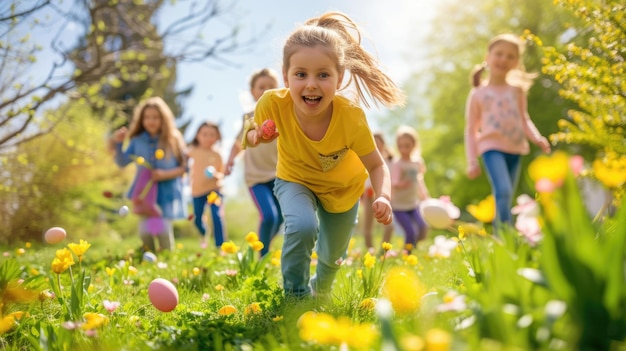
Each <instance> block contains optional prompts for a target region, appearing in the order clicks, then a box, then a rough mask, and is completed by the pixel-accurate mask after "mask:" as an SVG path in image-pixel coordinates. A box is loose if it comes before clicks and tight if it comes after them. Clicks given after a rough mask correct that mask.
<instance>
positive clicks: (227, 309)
mask: <svg viewBox="0 0 626 351" xmlns="http://www.w3.org/2000/svg"><path fill="white" fill-rule="evenodd" d="M217 313H218V314H219V315H220V316H230V315H231V314H233V313H237V308H236V307H235V306H233V305H226V306H223V307H222V308H220V310H219V311H218V312H217Z"/></svg>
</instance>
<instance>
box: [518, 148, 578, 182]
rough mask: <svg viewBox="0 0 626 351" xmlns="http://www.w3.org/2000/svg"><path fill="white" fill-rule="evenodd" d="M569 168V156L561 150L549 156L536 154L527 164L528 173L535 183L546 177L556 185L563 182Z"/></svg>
mask: <svg viewBox="0 0 626 351" xmlns="http://www.w3.org/2000/svg"><path fill="white" fill-rule="evenodd" d="M569 169H570V165H569V156H568V155H567V154H566V153H565V152H563V151H555V152H554V153H553V154H552V155H549V156H548V155H540V156H537V158H535V159H534V160H533V161H532V162H531V163H530V165H528V175H529V176H530V178H531V179H532V180H533V181H534V182H535V183H536V182H537V181H538V180H540V179H547V180H549V181H551V182H552V183H553V184H556V185H557V186H558V185H561V184H562V183H563V180H564V179H565V177H566V176H567V172H569Z"/></svg>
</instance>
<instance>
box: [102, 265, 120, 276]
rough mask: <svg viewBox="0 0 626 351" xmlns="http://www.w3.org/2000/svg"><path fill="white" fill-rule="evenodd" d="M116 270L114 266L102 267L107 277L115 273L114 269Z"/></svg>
mask: <svg viewBox="0 0 626 351" xmlns="http://www.w3.org/2000/svg"><path fill="white" fill-rule="evenodd" d="M116 270H117V269H116V268H115V267H111V268H109V267H105V268H104V271H105V272H106V274H107V275H108V276H109V277H112V276H113V274H115V271H116Z"/></svg>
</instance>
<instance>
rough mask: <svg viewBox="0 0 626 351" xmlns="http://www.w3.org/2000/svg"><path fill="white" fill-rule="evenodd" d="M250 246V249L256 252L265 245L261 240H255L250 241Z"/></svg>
mask: <svg viewBox="0 0 626 351" xmlns="http://www.w3.org/2000/svg"><path fill="white" fill-rule="evenodd" d="M250 247H251V248H252V251H256V252H258V251H261V250H263V248H264V247H265V245H264V244H263V242H261V241H258V240H257V241H255V242H252V243H250Z"/></svg>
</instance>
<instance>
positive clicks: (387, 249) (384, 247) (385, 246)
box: [382, 242, 393, 252]
mask: <svg viewBox="0 0 626 351" xmlns="http://www.w3.org/2000/svg"><path fill="white" fill-rule="evenodd" d="M382 247H383V251H385V252H387V251H389V250H391V248H392V247H393V245H391V243H388V242H384V243H383V244H382Z"/></svg>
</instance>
